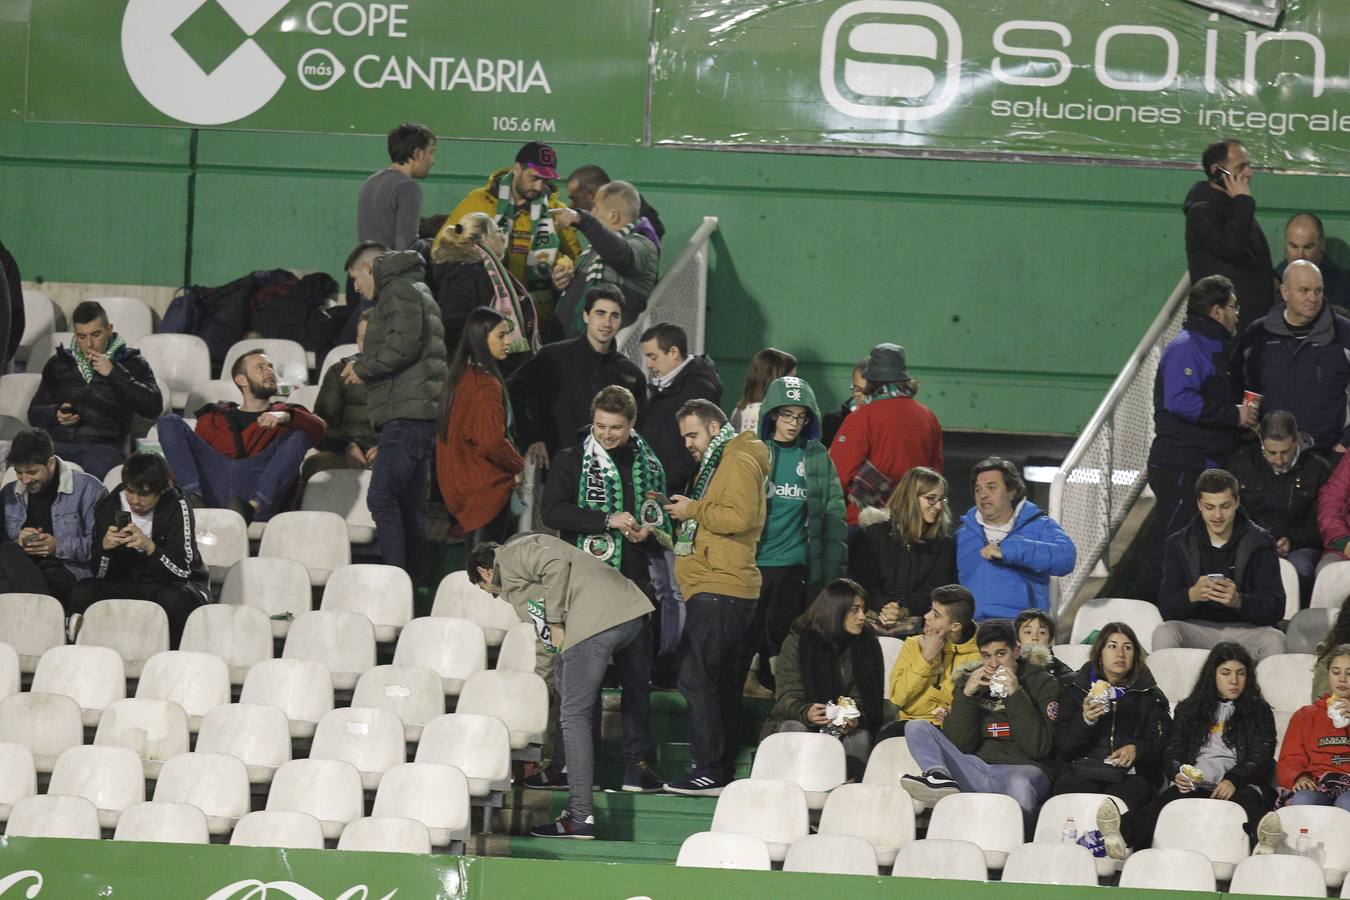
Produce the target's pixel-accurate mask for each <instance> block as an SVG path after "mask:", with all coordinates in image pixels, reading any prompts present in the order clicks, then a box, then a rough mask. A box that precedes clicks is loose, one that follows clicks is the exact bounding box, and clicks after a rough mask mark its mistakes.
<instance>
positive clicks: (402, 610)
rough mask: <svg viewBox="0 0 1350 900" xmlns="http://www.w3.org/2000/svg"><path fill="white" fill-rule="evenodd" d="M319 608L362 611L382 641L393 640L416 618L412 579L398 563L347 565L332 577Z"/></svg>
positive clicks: (378, 640)
mask: <svg viewBox="0 0 1350 900" xmlns="http://www.w3.org/2000/svg"><path fill="white" fill-rule="evenodd" d="M319 608H320V609H333V610H338V611H341V612H353V613H359V614H361V615H363V616H365V617H366V618H367V619H369V620H370V621H371V624H373V625H374V626H375V640H376V641H377V642H378V643H381V644H388V643H392V642H393V641H395V640H397V639H398V634H399V632H400V631H402V630H403V626H405V625H407V624H408V623H409V622H410V621H412V615H413V585H412V579H411V578H409V577H408V573H407V572H405V571H403V570H402V569H400V568H399V567H398V566H383V565H376V564H374V563H356V564H353V565H347V566H343V567H342V568H340V569H336V570H334V572H333V574H332V575H330V576H329V577H328V584H327V585H325V586H324V589H323V602H322V603H320V605H319Z"/></svg>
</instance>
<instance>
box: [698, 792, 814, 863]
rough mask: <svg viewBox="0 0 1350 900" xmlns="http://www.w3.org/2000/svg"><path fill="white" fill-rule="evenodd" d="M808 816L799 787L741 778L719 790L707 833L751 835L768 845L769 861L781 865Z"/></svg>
mask: <svg viewBox="0 0 1350 900" xmlns="http://www.w3.org/2000/svg"><path fill="white" fill-rule="evenodd" d="M809 815H810V813H809V811H808V810H807V808H806V792H805V791H803V790H802V789H801V786H800V785H797V784H794V783H792V782H791V781H772V780H770V779H767V778H744V779H741V780H740V781H733V782H731V784H728V785H727V786H726V787H725V788H723V789H722V794H721V796H719V797H718V798H717V807H716V808H715V809H714V810H713V820H712V826H711V827H710V829H709V830H711V831H716V832H723V831H730V832H733V833H735V834H752V835H754V836H755V837H758V838H760V839H761V840H763V841H764V843H765V844H767V845H768V847H769V858H770V859H771V860H773V861H774V862H782V861H783V859H784V858H786V857H787V852H788V847H789V846H791V845H792V842H793V841H795V840H797V839H798V838H800V837H805V836H806V834H807V833H808V831H809V829H810V826H809Z"/></svg>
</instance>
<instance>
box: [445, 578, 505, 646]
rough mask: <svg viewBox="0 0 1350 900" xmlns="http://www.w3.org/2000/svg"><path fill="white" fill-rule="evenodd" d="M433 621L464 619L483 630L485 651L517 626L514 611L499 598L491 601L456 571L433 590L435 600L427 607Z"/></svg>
mask: <svg viewBox="0 0 1350 900" xmlns="http://www.w3.org/2000/svg"><path fill="white" fill-rule="evenodd" d="M431 614H432V615H433V616H436V617H445V618H451V619H468V620H469V621H471V622H477V623H478V624H479V625H481V626H482V627H483V639H484V640H485V641H487V645H488V646H489V647H496V646H499V645H500V644H501V642H502V641H503V640H505V638H506V632H507V631H509V630H510V629H511V628H513V627H514V626H516V625H518V624H519V623H520V616H518V615H516V611H515V608H514V607H512V606H511V604H510V603H507V602H506V601H505V600H503V599H502V598H501V597H495V596H493V595H492V594H489V593H488V592H487V591H485V590H483V589H482V588H480V587H479V586H478V585H476V584H474V583H473V582H471V581H470V580H469V575H468V573H467V572H465V571H464V570H462V569H460V570H457V571H454V572H451V573H450V574H449V575H446V576H445V577H444V578H442V579H441V583H440V585H439V586H438V587H437V588H436V599H435V600H434V601H432V604H431Z"/></svg>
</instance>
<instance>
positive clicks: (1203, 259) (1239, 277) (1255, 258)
mask: <svg viewBox="0 0 1350 900" xmlns="http://www.w3.org/2000/svg"><path fill="white" fill-rule="evenodd" d="M1200 164H1201V166H1202V167H1203V168H1204V170H1205V179H1206V180H1204V181H1197V182H1196V183H1195V184H1194V185H1192V186H1191V190H1190V192H1189V193H1188V194H1187V195H1186V201H1185V203H1183V204H1182V209H1183V210H1184V211H1185V213H1186V267H1187V269H1189V270H1190V274H1191V283H1192V284H1199V283H1200V281H1201V279H1204V278H1208V277H1209V276H1211V275H1223V276H1224V277H1226V278H1228V279H1229V280H1230V281H1231V282H1232V285H1233V291H1234V292H1236V294H1237V298H1238V302H1240V303H1241V304H1242V316H1241V318H1240V320H1239V325H1238V328H1239V330H1240V331H1244V332H1245V331H1246V330H1247V326H1248V325H1250V324H1251V323H1252V322H1256V321H1258V320H1260V319H1261V318H1262V317H1263V316H1264V315H1265V314H1266V310H1268V309H1270V304H1271V302H1272V300H1273V299H1274V296H1275V276H1274V273H1273V272H1272V271H1271V268H1270V245H1269V244H1267V243H1266V236H1265V235H1264V234H1263V233H1262V232H1261V225H1260V223H1258V222H1257V221H1256V200H1255V199H1254V198H1253V197H1252V189H1251V180H1252V158H1251V156H1249V155H1248V153H1247V149H1246V148H1245V147H1243V146H1242V144H1241V143H1240V142H1238V141H1235V140H1224V141H1217V142H1215V143H1213V144H1210V145H1209V146H1208V147H1206V148H1205V152H1204V153H1203V154H1202V155H1201V157H1200Z"/></svg>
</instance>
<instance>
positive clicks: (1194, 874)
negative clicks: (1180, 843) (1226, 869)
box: [1120, 847, 1216, 893]
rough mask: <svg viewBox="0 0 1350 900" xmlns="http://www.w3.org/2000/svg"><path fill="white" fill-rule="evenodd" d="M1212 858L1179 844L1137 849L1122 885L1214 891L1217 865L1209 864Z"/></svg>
mask: <svg viewBox="0 0 1350 900" xmlns="http://www.w3.org/2000/svg"><path fill="white" fill-rule="evenodd" d="M1208 862H1209V857H1207V856H1205V855H1204V854H1203V853H1199V852H1197V851H1195V850H1182V849H1179V848H1175V847H1169V848H1166V849H1163V848H1157V847H1155V848H1153V849H1150V850H1136V851H1134V852H1133V853H1131V854H1130V855H1129V858H1127V859H1126V860H1125V867H1124V868H1123V869H1121V871H1120V886H1121V887H1123V888H1152V889H1155V890H1167V891H1205V892H1208V893H1213V892H1214V891H1215V890H1216V886H1215V881H1214V868H1213V867H1212V866H1209V865H1206V863H1208Z"/></svg>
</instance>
